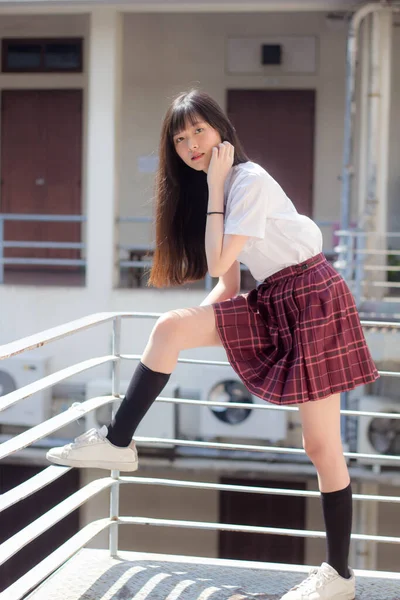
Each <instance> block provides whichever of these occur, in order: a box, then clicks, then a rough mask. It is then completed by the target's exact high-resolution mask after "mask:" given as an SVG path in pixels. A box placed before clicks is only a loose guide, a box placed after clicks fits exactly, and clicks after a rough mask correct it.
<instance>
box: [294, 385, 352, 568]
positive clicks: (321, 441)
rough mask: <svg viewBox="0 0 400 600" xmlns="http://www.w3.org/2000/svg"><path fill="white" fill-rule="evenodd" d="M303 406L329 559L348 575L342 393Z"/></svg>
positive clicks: (347, 488)
mask: <svg viewBox="0 0 400 600" xmlns="http://www.w3.org/2000/svg"><path fill="white" fill-rule="evenodd" d="M299 409H300V414H301V420H302V426H303V444H304V448H305V450H306V452H307V454H308V456H309V457H310V459H311V460H312V462H313V464H314V465H315V467H316V469H317V473H318V483H319V489H320V491H321V500H322V509H323V514H324V520H325V527H326V541H327V558H326V562H327V563H328V564H329V565H331V566H332V567H333V568H334V569H335V570H336V571H337V572H338V573H339V575H340V576H341V577H345V578H347V577H349V570H348V555H349V548H350V536H351V525H352V492H351V485H350V476H349V472H348V469H347V465H346V461H345V458H344V456H343V447H342V441H341V438H340V394H335V395H333V396H330V397H329V398H325V399H323V400H318V401H316V402H306V403H305V404H302V405H300V407H299Z"/></svg>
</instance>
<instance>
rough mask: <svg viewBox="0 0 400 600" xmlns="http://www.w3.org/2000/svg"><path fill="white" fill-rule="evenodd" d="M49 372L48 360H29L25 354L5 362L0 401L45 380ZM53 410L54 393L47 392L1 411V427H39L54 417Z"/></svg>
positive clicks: (0, 375) (0, 376)
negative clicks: (52, 397) (51, 411)
mask: <svg viewBox="0 0 400 600" xmlns="http://www.w3.org/2000/svg"><path fill="white" fill-rule="evenodd" d="M47 372H48V359H47V358H30V357H29V356H27V355H26V354H24V355H21V356H14V357H12V358H9V359H6V360H4V361H2V362H1V363H0V397H1V396H5V395H7V394H10V393H11V392H14V391H16V390H18V389H19V388H21V387H24V386H26V385H29V384H30V383H33V382H35V381H37V380H38V379H42V378H43V377H45V375H47ZM50 410H51V392H50V390H49V389H47V390H43V391H41V392H37V393H36V394H33V395H32V396H29V397H28V398H25V399H24V400H20V401H19V402H17V403H16V404H13V405H12V406H10V407H9V408H6V409H5V410H2V411H0V424H2V425H17V426H33V425H38V424H39V423H43V421H46V420H47V419H48V418H49V417H50V416H51V415H50Z"/></svg>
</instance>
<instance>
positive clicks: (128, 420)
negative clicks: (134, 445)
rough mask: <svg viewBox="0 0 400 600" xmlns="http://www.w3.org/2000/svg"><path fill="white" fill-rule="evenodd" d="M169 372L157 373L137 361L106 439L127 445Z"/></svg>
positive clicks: (118, 444) (120, 444)
mask: <svg viewBox="0 0 400 600" xmlns="http://www.w3.org/2000/svg"><path fill="white" fill-rule="evenodd" d="M170 376H171V374H168V373H157V372H156V371H152V370H151V369H149V367H146V365H144V364H143V363H142V362H139V364H138V366H137V368H136V371H135V372H134V374H133V377H132V379H131V381H130V383H129V386H128V389H127V391H126V395H125V397H124V399H123V400H122V402H121V405H120V407H119V409H118V411H117V413H116V415H115V417H114V419H113V420H112V422H111V424H110V425H109V426H108V433H107V439H108V440H109V441H110V442H111V443H112V444H114V445H115V446H129V444H130V442H131V440H132V436H133V434H134V432H135V430H136V428H137V426H138V425H139V423H140V421H141V420H142V419H143V417H144V416H145V414H146V413H147V411H148V410H149V408H150V406H151V405H152V404H153V402H154V400H155V399H156V398H157V396H158V395H159V394H160V392H161V391H162V390H163V388H164V387H165V385H166V384H167V382H168V379H169V378H170Z"/></svg>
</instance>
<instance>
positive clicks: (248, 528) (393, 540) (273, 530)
mask: <svg viewBox="0 0 400 600" xmlns="http://www.w3.org/2000/svg"><path fill="white" fill-rule="evenodd" d="M118 523H123V524H127V525H154V526H158V527H184V528H187V529H208V530H211V531H242V532H245V533H263V534H270V535H289V536H295V537H304V538H325V537H326V533H325V532H324V531H312V530H308V529H304V530H303V529H284V528H282V527H259V526H256V525H233V524H230V523H206V522H201V521H180V520H174V519H153V518H150V517H119V518H118ZM351 539H352V540H363V541H365V542H381V543H387V544H400V537H393V536H388V535H381V536H378V535H364V534H360V533H352V534H351Z"/></svg>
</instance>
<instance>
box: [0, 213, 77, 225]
mask: <svg viewBox="0 0 400 600" xmlns="http://www.w3.org/2000/svg"><path fill="white" fill-rule="evenodd" d="M86 218H87V217H86V216H85V215H38V214H36V215H32V214H21V213H7V214H6V213H0V221H43V222H54V221H55V222H61V223H62V222H71V223H75V222H84V221H86Z"/></svg>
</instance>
